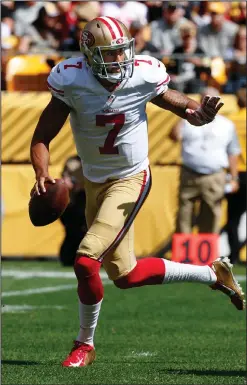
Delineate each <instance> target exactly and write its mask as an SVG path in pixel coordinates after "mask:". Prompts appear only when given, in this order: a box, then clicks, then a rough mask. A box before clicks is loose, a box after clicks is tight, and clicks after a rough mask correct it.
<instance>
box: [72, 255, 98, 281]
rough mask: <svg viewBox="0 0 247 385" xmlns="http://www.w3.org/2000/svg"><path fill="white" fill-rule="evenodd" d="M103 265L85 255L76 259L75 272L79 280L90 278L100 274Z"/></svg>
mask: <svg viewBox="0 0 247 385" xmlns="http://www.w3.org/2000/svg"><path fill="white" fill-rule="evenodd" d="M100 266H101V263H100V262H98V261H97V260H95V259H92V258H89V257H87V256H85V255H78V254H77V256H76V258H75V263H74V271H75V275H76V277H77V279H79V278H80V279H82V278H89V277H91V276H92V275H94V274H98V273H99V270H100Z"/></svg>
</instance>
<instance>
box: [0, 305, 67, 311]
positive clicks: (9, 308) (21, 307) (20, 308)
mask: <svg viewBox="0 0 247 385" xmlns="http://www.w3.org/2000/svg"><path fill="white" fill-rule="evenodd" d="M64 308H65V307H64V306H57V305H54V306H30V305H3V306H2V313H26V312H27V311H31V310H34V309H38V310H40V309H53V310H62V309H64Z"/></svg>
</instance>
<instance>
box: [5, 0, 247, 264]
mask: <svg viewBox="0 0 247 385" xmlns="http://www.w3.org/2000/svg"><path fill="white" fill-rule="evenodd" d="M104 15H108V16H112V17H116V18H117V19H119V20H121V21H122V22H123V23H125V24H126V25H127V26H128V27H129V29H130V32H131V34H132V36H134V37H135V38H136V53H137V54H150V55H151V56H155V57H157V58H158V59H160V60H161V61H162V62H163V63H164V64H165V65H166V67H167V71H168V73H169V74H170V76H171V83H170V87H171V88H173V89H177V90H179V91H182V92H185V93H187V94H192V95H193V97H195V98H196V99H197V100H200V94H202V93H203V90H204V89H205V88H206V87H214V88H215V89H217V90H218V92H219V93H221V94H222V95H223V100H224V102H225V106H224V107H223V109H222V110H221V111H222V114H223V115H225V116H226V117H227V118H228V119H231V120H232V121H233V123H234V125H235V128H236V132H237V135H238V140H239V143H240V146H241V151H242V152H241V156H240V160H239V162H240V163H241V165H239V173H241V175H240V177H241V183H240V188H241V191H243V184H244V183H245V182H244V181H245V176H246V175H245V170H246V165H245V163H246V146H245V143H246V130H245V125H246V92H245V93H244V92H243V90H244V89H245V88H246V2H245V1H234V2H212V1H175V2H170V1H111V2H107V1H56V2H55V1H50V2H49V1H48V2H39V1H2V2H1V88H2V91H3V92H2V201H3V202H4V213H5V214H4V218H3V223H2V254H3V256H15V255H17V256H23V257H28V256H38V255H47V256H57V255H58V253H59V247H60V245H61V243H62V240H63V237H64V230H63V227H62V225H61V223H59V221H57V222H56V223H55V224H52V225H50V226H49V227H48V228H43V229H38V230H37V229H35V228H33V227H32V225H31V224H30V223H29V219H28V215H27V204H28V199H29V190H30V189H31V187H32V184H33V179H34V174H33V171H32V167H31V165H30V159H29V143H30V139H31V136H32V133H33V130H34V128H35V125H36V122H37V119H38V117H39V114H40V112H41V111H42V109H43V107H44V105H45V104H46V103H47V102H48V100H49V97H50V96H49V92H48V90H47V86H46V79H47V76H48V74H49V72H50V70H51V68H52V67H53V66H54V65H55V64H56V63H57V62H60V61H61V60H64V59H66V58H68V57H71V56H80V52H79V44H78V38H79V35H80V31H81V29H82V28H83V26H84V25H85V23H86V22H87V21H89V20H91V19H93V18H95V17H97V16H104ZM239 92H240V93H241V98H242V100H244V101H243V102H242V103H241V106H239V97H238V98H237V97H236V95H239ZM147 113H148V118H149V140H150V144H149V147H150V161H151V167H152V173H153V179H154V183H153V190H152V192H151V194H150V197H149V198H148V200H147V202H146V203H145V205H144V207H143V209H142V211H141V212H140V215H139V217H138V218H137V220H136V225H135V226H136V254H137V256H146V255H150V254H152V255H159V256H164V255H165V256H167V257H170V254H169V253H170V246H171V239H172V237H173V234H174V231H175V224H176V215H177V211H178V191H179V175H180V166H181V164H182V162H183V161H182V158H181V144H180V143H179V142H178V143H176V144H174V142H173V141H172V140H171V138H170V133H171V130H172V128H173V127H174V126H175V125H176V124H177V122H178V119H177V117H176V116H174V115H172V114H171V113H169V112H168V111H167V112H166V111H160V110H159V109H158V108H157V107H155V106H153V105H151V104H150V105H148V108H147ZM196 129H198V128H196ZM51 153H52V155H51V167H52V168H53V174H54V175H56V176H57V177H59V175H61V172H62V169H63V166H64V164H65V162H66V160H67V159H68V158H69V157H70V156H72V155H74V154H75V148H74V145H73V142H72V138H71V133H70V129H69V123H68V122H66V124H65V127H64V129H63V130H62V132H61V133H60V134H59V136H58V137H57V138H56V139H55V140H54V143H52V146H51ZM212 156H213V154H212ZM243 159H244V161H243ZM240 163H239V164H240ZM225 173H226V174H227V173H228V167H227V166H226V168H225ZM226 183H227V180H226ZM13 186H15V187H14V188H13ZM232 197H234V195H232V196H231V197H230V199H229V196H226V197H225V199H224V200H223V202H222V217H221V223H220V229H221V230H220V253H221V254H223V255H231V254H234V252H233V251H231V250H230V246H229V242H228V238H229V237H230V238H229V239H232V238H231V234H230V235H229V225H228V216H229V215H230V216H231V213H232V211H231V210H230V211H229V209H227V207H228V205H229V204H231V203H232V199H231V198H232ZM226 198H227V199H226ZM238 199H241V202H242V205H241V210H240V214H239V218H238V219H237V220H235V222H234V223H235V224H236V223H237V224H236V225H235V227H236V228H237V230H235V233H236V231H237V234H238V245H240V246H239V249H240V251H239V252H237V254H236V253H235V254H234V255H237V257H234V258H235V259H236V262H238V261H239V260H240V261H246V246H245V243H246V229H245V223H246V200H245V199H244V195H243V194H242V193H241V194H240V195H239V198H238ZM229 202H230V203H229ZM227 213H228V214H227ZM147 217H148V218H149V220H148V221H147V220H145V218H147ZM231 220H233V219H232V216H231ZM20 228H22V229H23V231H24V233H23V231H22V233H21V232H20ZM193 231H195V232H196V231H197V230H196V228H194V229H193ZM21 234H22V235H21ZM227 234H228V236H227ZM13 237H14V238H15V239H16V242H15V243H13ZM234 239H236V236H235V237H234ZM233 244H236V241H235V243H234V242H232V243H231V245H233ZM231 247H234V246H231Z"/></svg>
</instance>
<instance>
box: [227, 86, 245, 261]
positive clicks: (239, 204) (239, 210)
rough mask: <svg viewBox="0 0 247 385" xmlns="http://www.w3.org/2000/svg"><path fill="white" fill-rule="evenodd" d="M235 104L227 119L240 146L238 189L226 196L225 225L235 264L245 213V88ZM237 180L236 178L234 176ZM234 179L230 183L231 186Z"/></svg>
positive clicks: (231, 257)
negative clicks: (236, 108) (239, 232)
mask: <svg viewBox="0 0 247 385" xmlns="http://www.w3.org/2000/svg"><path fill="white" fill-rule="evenodd" d="M237 103H238V107H239V110H238V112H237V113H235V114H234V115H231V116H230V117H229V118H230V119H232V120H233V121H234V122H235V124H236V129H237V134H238V137H239V142H240V145H241V154H240V157H239V159H238V179H237V181H238V183H239V189H238V190H237V191H235V192H234V193H231V194H227V195H226V199H227V202H228V208H227V217H228V220H227V225H226V231H227V236H228V241H229V246H230V255H229V259H230V261H231V263H233V264H235V263H237V262H239V261H240V256H239V253H240V248H241V245H240V242H239V236H238V227H239V223H240V219H241V216H242V215H243V214H244V213H245V212H246V88H241V89H239V90H238V92H237ZM236 178H237V176H236ZM234 182H235V180H234V178H233V179H232V180H231V182H230V183H232V184H233V190H234Z"/></svg>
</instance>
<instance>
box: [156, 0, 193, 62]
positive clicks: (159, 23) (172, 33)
mask: <svg viewBox="0 0 247 385" xmlns="http://www.w3.org/2000/svg"><path fill="white" fill-rule="evenodd" d="M183 15H184V8H183V6H182V5H181V4H180V3H179V2H176V1H173V2H167V1H166V2H164V5H163V16H162V18H161V19H159V20H154V21H153V22H152V23H151V24H150V26H151V43H152V44H153V45H154V46H155V47H156V48H157V49H158V50H159V51H160V53H161V55H170V54H171V53H172V51H173V50H174V49H175V47H176V46H177V45H180V44H181V38H180V32H179V27H180V26H181V24H183V23H185V22H186V21H187V19H185V18H184V17H183Z"/></svg>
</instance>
